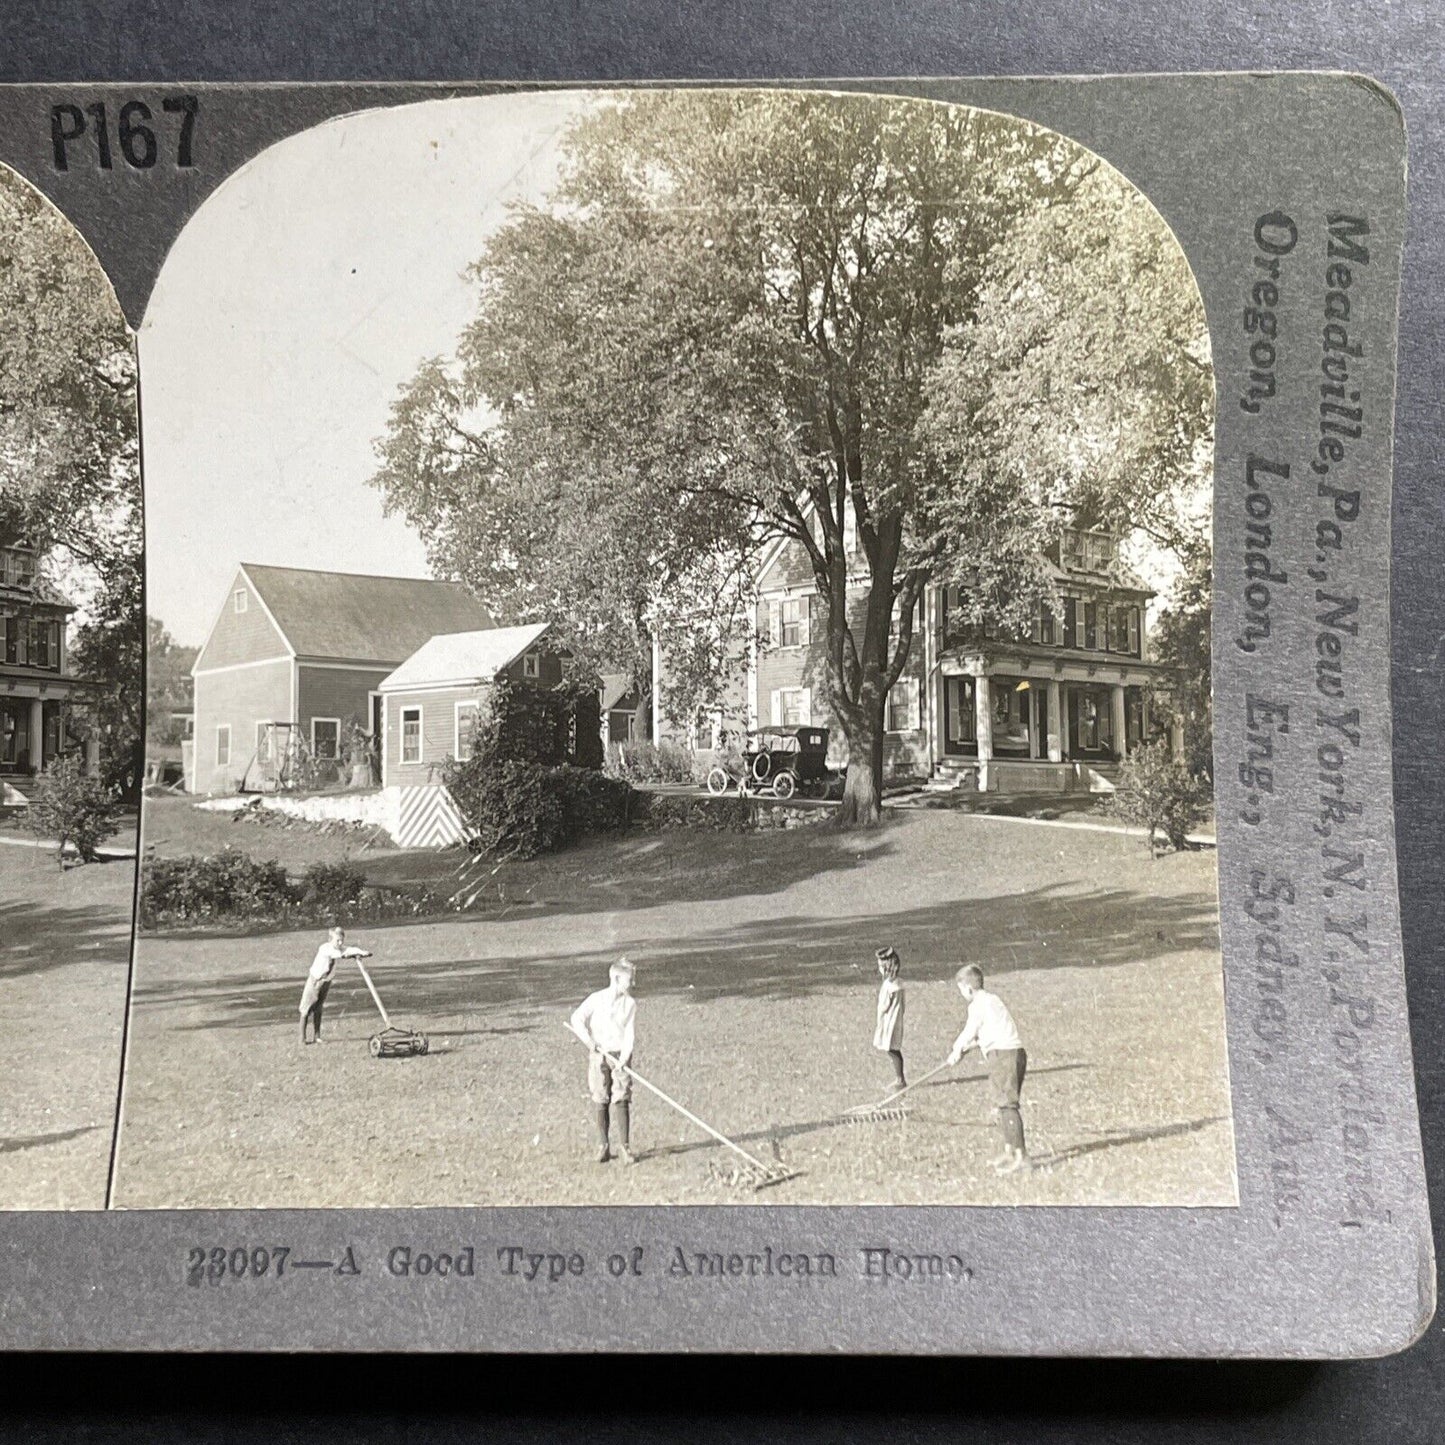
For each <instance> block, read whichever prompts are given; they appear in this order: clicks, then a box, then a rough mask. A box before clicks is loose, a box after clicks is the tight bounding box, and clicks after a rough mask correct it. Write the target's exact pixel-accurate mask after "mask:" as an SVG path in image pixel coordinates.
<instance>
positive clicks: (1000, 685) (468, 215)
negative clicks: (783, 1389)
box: [113, 88, 1237, 1209]
mask: <svg viewBox="0 0 1445 1445" xmlns="http://www.w3.org/2000/svg"><path fill="white" fill-rule="evenodd" d="M139 357H140V369H141V375H142V379H143V403H142V407H143V423H144V434H145V445H146V456H145V465H146V493H147V521H148V529H149V535H150V539H151V544H150V548H149V552H148V555H147V609H148V612H149V614H150V615H149V617H148V619H147V628H148V635H149V639H150V649H149V664H148V665H149V690H150V719H149V733H148V744H149V749H148V759H147V771H148V776H149V780H150V786H149V787H148V789H147V793H146V797H145V800H144V810H143V823H142V868H141V886H140V936H139V938H138V941H137V958H136V970H135V979H134V988H133V999H132V1012H131V1024H130V1027H131V1034H130V1048H129V1060H128V1069H127V1075H126V1084H125V1095H124V1102H123V1111H122V1125H121V1139H120V1147H119V1151H118V1164H117V1171H116V1178H115V1185H114V1193H113V1201H114V1203H115V1204H116V1205H117V1206H119V1207H123V1208H133V1209H141V1208H192V1207H196V1208H252V1207H342V1206H355V1207H360V1206H439V1205H449V1206H493V1205H550V1204H575V1205H598V1204H618V1205H627V1204H651V1205H656V1204H722V1203H744V1204H758V1205H769V1204H790V1205H795V1204H825V1205H853V1204H879V1205H882V1204H930V1205H936V1204H968V1205H1000V1206H1012V1205H1133V1206H1139V1205H1161V1206H1162V1205H1172V1206H1231V1205H1234V1204H1235V1203H1237V1187H1236V1179H1235V1166H1234V1145H1233V1134H1232V1125H1231V1107H1230V1090H1229V1078H1228V1061H1227V1052H1226V1044H1225V1032H1224V998H1223V978H1222V968H1221V957H1220V946H1219V917H1218V899H1217V886H1216V858H1215V836H1214V821H1213V820H1214V805H1213V769H1214V761H1213V742H1212V725H1211V687H1210V636H1211V625H1210V619H1211V554H1212V530H1213V522H1212V498H1213V434H1214V407H1215V396H1214V380H1213V370H1212V363H1211V347H1210V337H1209V330H1208V325H1207V322H1206V317H1205V313H1204V307H1203V303H1202V301H1201V298H1200V294H1199V290H1198V287H1197V285H1196V283H1195V279H1194V275H1193V273H1192V271H1191V268H1190V265H1189V261H1188V259H1187V258H1186V256H1185V255H1184V252H1183V250H1182V249H1181V247H1180V245H1179V243H1178V241H1177V240H1176V238H1175V236H1174V233H1173V232H1172V231H1171V229H1170V226H1169V224H1168V222H1167V221H1166V219H1165V217H1164V216H1162V215H1161V214H1160V212H1159V211H1158V210H1156V208H1155V207H1154V205H1153V204H1152V203H1151V201H1150V199H1149V198H1148V197H1147V196H1145V195H1144V194H1142V193H1141V192H1140V191H1139V190H1138V189H1137V188H1136V187H1135V186H1134V185H1133V184H1131V182H1130V180H1129V179H1128V177H1126V176H1125V175H1123V174H1121V173H1120V172H1119V171H1118V170H1116V169H1115V168H1114V167H1113V166H1111V165H1110V164H1109V163H1108V162H1107V161H1105V160H1104V159H1103V158H1101V157H1100V156H1099V155H1097V154H1095V153H1093V152H1091V151H1090V150H1088V149H1087V148H1085V147H1084V146H1082V145H1080V144H1079V143H1077V142H1076V141H1074V140H1071V139H1070V138H1068V137H1067V136H1064V135H1060V134H1058V133H1056V132H1054V131H1050V130H1048V129H1045V128H1043V127H1041V126H1039V125H1037V124H1034V123H1032V122H1029V121H1026V120H1023V119H1020V118H1018V117H1014V116H1010V115H1005V114H1000V113H995V112H991V111H985V110H980V109H975V108H971V107H967V106H962V105H947V104H942V103H937V102H929V101H921V100H910V99H902V98H881V97H876V96H870V95H867V94H862V93H858V94H839V93H830V92H821V91H807V90H759V89H729V88H723V89H701V90H672V89H659V90H650V91H608V90H593V91H566V90H558V91H544V92H539V93H533V94H510V95H497V96H490V97H484V98H475V99H453V100H438V101H430V102H426V103H421V104H416V105H410V106H403V107H397V108H393V109H382V110H373V111H367V112H362V113H358V114H354V115H349V116H346V117H344V118H341V119H339V120H335V121H331V122H328V123H326V124H324V125H320V126H318V127H316V128H315V129H313V130H310V131H307V132H305V133H303V134H300V135H298V136H295V137H293V138H291V139H288V140H286V141H283V142H281V143H279V144H278V145H276V146H274V147H272V148H271V149H270V150H267V151H265V152H263V153H262V154H261V155H259V156H258V157H257V158H256V159H255V160H253V161H251V162H250V163H248V164H247V165H245V166H244V167H242V168H241V169H240V170H239V171H237V172H236V173H235V174H234V175H232V176H231V177H230V178H229V179H228V180H227V181H226V182H225V183H224V184H223V185H221V186H220V187H219V188H218V189H217V190H216V191H215V192H214V194H212V195H211V196H210V197H209V198H208V199H207V200H206V201H205V203H204V204H203V205H202V206H201V207H200V208H199V210H198V211H197V213H196V214H195V216H194V217H193V218H192V219H191V220H190V222H189V223H188V224H187V226H186V228H185V230H184V231H183V232H182V234H181V235H180V237H179V239H178V240H177V241H176V243H175V245H174V247H173V249H172V251H171V253H170V255H169V257H168V258H167V260H166V263H165V265H164V268H163V270H162V272H161V274H160V277H159V280H158V282H157V284H156V286H155V289H154V292H153V294H152V297H151V300H150V303H149V308H148V310H147V312H146V315H145V319H144V322H143V325H142V326H141V329H140V332H139Z"/></svg>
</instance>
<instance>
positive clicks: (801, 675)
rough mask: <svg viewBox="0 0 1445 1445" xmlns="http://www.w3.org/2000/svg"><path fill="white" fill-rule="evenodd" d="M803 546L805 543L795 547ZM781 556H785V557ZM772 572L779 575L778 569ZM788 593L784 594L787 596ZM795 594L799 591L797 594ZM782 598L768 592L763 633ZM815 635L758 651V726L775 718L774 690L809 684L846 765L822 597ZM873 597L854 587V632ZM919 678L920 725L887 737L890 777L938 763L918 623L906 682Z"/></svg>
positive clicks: (832, 746)
mask: <svg viewBox="0 0 1445 1445" xmlns="http://www.w3.org/2000/svg"><path fill="white" fill-rule="evenodd" d="M793 550H795V551H800V550H801V549H800V548H794V549H793ZM779 560H780V561H781V559H779ZM770 575H776V568H775V569H774V572H773V573H772V574H770ZM781 595H782V594H778V596H781ZM793 595H797V594H796V593H795V594H793ZM776 600H777V597H776V596H774V597H769V596H768V595H766V594H765V595H764V597H763V600H762V601H761V602H760V603H759V606H758V631H759V635H760V636H763V637H766V636H767V635H768V629H769V617H770V606H769V604H770V603H771V602H774V601H776ZM812 606H813V615H812V619H811V624H810V628H811V635H810V637H809V642H808V646H806V647H776V646H767V647H763V648H761V649H760V650H759V653H758V725H759V726H760V727H766V726H767V725H768V724H769V723H771V722H772V721H773V720H774V718H773V710H772V703H773V695H774V694H775V693H778V692H781V691H783V690H784V689H787V688H798V687H805V688H808V689H810V691H811V698H810V710H809V716H808V721H809V722H813V723H817V724H818V725H819V726H822V727H826V728H828V729H829V730H830V736H829V739H828V756H829V761H830V762H831V764H832V765H833V766H834V767H844V766H846V765H847V761H848V744H847V740H846V739H845V738H844V736H843V733H842V730H841V729H840V728H839V727H838V724H837V722H836V721H835V720H834V719H833V718H832V717H831V716H830V713H829V709H828V706H827V703H826V701H825V689H824V677H825V665H824V664H825V656H824V648H825V646H826V640H825V637H824V635H823V632H822V628H823V619H822V612H821V607H820V605H819V603H818V600H817V598H816V596H815V597H814V598H813V602H812ZM867 608H868V598H867V594H866V593H865V592H863V591H862V590H861V589H860V590H856V591H854V592H852V593H851V594H850V596H849V598H848V621H849V625H850V626H851V627H852V629H853V633H854V636H855V637H856V636H860V635H861V634H862V630H863V627H864V624H865V623H866V621H867ZM905 678H911V679H913V680H914V681H915V682H916V684H917V686H918V694H919V717H918V721H919V726H918V727H917V728H913V729H910V730H908V731H907V732H890V733H887V734H885V736H884V741H883V771H884V775H885V776H887V777H902V776H916V775H926V774H927V773H928V772H929V771H930V770H931V768H932V765H933V764H932V759H931V758H930V756H929V747H928V732H927V725H928V693H927V678H926V676H925V666H924V644H923V636H922V631H921V629H919V628H918V627H916V626H915V629H914V634H913V642H912V646H911V648H910V650H909V655H908V662H907V663H906V664H905V666H904V669H903V672H902V673H901V674H900V681H901V680H903V679H905Z"/></svg>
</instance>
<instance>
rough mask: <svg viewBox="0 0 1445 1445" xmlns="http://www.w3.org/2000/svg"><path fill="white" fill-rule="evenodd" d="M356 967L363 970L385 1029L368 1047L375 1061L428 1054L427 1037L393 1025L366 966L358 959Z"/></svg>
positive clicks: (363, 976) (374, 1036)
mask: <svg viewBox="0 0 1445 1445" xmlns="http://www.w3.org/2000/svg"><path fill="white" fill-rule="evenodd" d="M356 966H357V968H359V969H360V970H361V977H362V978H363V979H364V980H365V982H366V987H367V990H368V992H369V993H370V994H371V997H372V1001H373V1002H374V1003H375V1004H376V1011H377V1012H378V1013H379V1014H380V1015H381V1022H382V1023H383V1025H385V1027H384V1028H383V1029H382V1031H381V1032H380V1033H379V1034H372V1036H371V1042H370V1043H369V1044H368V1045H367V1047H368V1048H369V1049H370V1050H371V1057H372V1058H373V1059H411V1058H415V1057H416V1056H417V1055H418V1054H425V1053H428V1052H429V1051H430V1049H431V1044H430V1042H429V1041H428V1040H427V1036H426V1035H425V1034H423V1033H419V1032H418V1031H417V1030H415V1029H403V1028H398V1027H397V1025H396V1024H394V1023H392V1021H391V1015H390V1014H389V1013H387V1011H386V1005H385V1004H384V1003H382V1001H381V995H380V994H379V993H377V991H376V985H375V984H374V983H372V981H371V975H370V974H369V973H368V972H367V971H366V965H365V964H364V963H362V961H361V960H360V959H359V958H358V959H357V960H356Z"/></svg>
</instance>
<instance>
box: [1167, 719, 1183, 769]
mask: <svg viewBox="0 0 1445 1445" xmlns="http://www.w3.org/2000/svg"><path fill="white" fill-rule="evenodd" d="M1169 751H1170V752H1171V753H1172V754H1173V755H1174V761H1175V762H1176V763H1178V762H1182V761H1183V760H1184V724H1183V722H1181V721H1180V720H1179V719H1178V718H1176V719H1175V720H1174V722H1173V723H1172V724H1171V725H1170V728H1169Z"/></svg>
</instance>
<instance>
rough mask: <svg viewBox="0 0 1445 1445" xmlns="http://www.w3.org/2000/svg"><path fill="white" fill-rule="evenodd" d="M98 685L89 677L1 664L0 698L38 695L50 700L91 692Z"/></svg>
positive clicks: (34, 696) (33, 696)
mask: <svg viewBox="0 0 1445 1445" xmlns="http://www.w3.org/2000/svg"><path fill="white" fill-rule="evenodd" d="M97 686H98V684H97V683H94V682H91V681H90V680H89V679H88V678H82V677H58V676H56V674H55V673H53V672H41V671H40V670H38V669H36V668H29V667H18V666H14V665H8V664H0V698H7V697H28V698H37V697H38V698H44V699H46V700H49V699H50V698H59V697H71V696H73V695H74V694H76V693H86V692H90V691H92V690H93V689H94V688H96V687H97Z"/></svg>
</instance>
